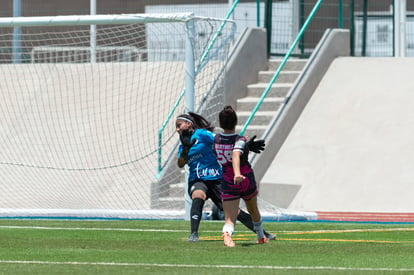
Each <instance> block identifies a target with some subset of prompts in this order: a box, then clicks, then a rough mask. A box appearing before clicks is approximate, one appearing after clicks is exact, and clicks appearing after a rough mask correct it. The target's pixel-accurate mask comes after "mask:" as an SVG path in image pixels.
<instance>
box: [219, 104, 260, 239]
mask: <svg viewBox="0 0 414 275" xmlns="http://www.w3.org/2000/svg"><path fill="white" fill-rule="evenodd" d="M219 121H220V127H221V128H223V130H224V132H223V133H220V134H217V135H216V136H215V139H214V151H215V152H216V155H217V159H218V160H219V162H220V164H221V165H222V168H223V181H222V185H221V192H222V193H221V198H222V200H223V210H224V219H225V223H224V226H223V240H224V245H225V246H229V247H234V246H235V244H234V242H233V240H232V237H231V236H232V234H233V232H234V227H235V225H236V218H237V213H238V211H239V203H240V199H243V200H244V202H245V204H246V207H247V210H248V212H249V213H250V215H251V217H252V220H253V225H254V231H255V232H256V234H257V242H258V243H266V242H267V238H266V236H265V233H264V231H263V226H262V218H261V214H260V211H259V209H258V206H257V194H258V190H257V184H256V180H255V178H254V173H253V169H252V167H251V165H250V163H249V161H248V154H249V149H248V145H247V139H246V138H245V137H244V136H240V135H238V134H236V132H235V129H236V125H237V114H236V112H235V111H234V109H233V108H232V107H231V106H226V107H224V109H223V110H222V111H221V112H220V113H219Z"/></svg>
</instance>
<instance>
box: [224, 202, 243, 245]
mask: <svg viewBox="0 0 414 275" xmlns="http://www.w3.org/2000/svg"><path fill="white" fill-rule="evenodd" d="M239 203H240V199H234V200H224V201H223V210H224V226H223V241H224V245H225V246H228V247H234V246H235V244H234V242H233V240H232V238H231V236H232V235H233V233H234V228H235V225H236V219H237V215H238V212H239Z"/></svg>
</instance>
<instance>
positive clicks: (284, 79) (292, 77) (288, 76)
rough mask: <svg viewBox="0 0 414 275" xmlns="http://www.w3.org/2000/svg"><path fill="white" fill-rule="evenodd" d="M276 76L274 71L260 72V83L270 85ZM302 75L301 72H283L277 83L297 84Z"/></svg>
mask: <svg viewBox="0 0 414 275" xmlns="http://www.w3.org/2000/svg"><path fill="white" fill-rule="evenodd" d="M274 74H275V72H274V71H260V72H259V82H262V83H269V82H270V80H271V79H272V78H273V75H274ZM299 75H300V71H281V72H280V73H279V75H278V77H277V79H276V83H292V84H293V83H295V81H296V79H297V78H298V76H299Z"/></svg>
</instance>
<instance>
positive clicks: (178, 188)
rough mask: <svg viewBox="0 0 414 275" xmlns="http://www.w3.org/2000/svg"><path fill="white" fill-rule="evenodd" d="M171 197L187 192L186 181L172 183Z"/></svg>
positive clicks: (169, 192)
mask: <svg viewBox="0 0 414 275" xmlns="http://www.w3.org/2000/svg"><path fill="white" fill-rule="evenodd" d="M168 194H169V196H170V197H180V196H181V197H182V196H184V194H185V183H183V182H180V183H175V184H170V189H169V191H168Z"/></svg>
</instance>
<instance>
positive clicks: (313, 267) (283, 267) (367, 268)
mask: <svg viewBox="0 0 414 275" xmlns="http://www.w3.org/2000/svg"><path fill="white" fill-rule="evenodd" d="M0 264H41V265H101V266H149V267H180V268H182V267H184V268H200V267H202V268H229V269H235V268H240V269H245V268H250V269H275V270H276V269H277V270H295V269H298V270H346V271H409V272H410V271H414V268H385V267H384V268H383V267H378V268H375V267H372V268H371V267H341V266H272V265H265V266H254V265H191V264H149V263H148V264H147V263H114V262H48V261H11V260H0Z"/></svg>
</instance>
